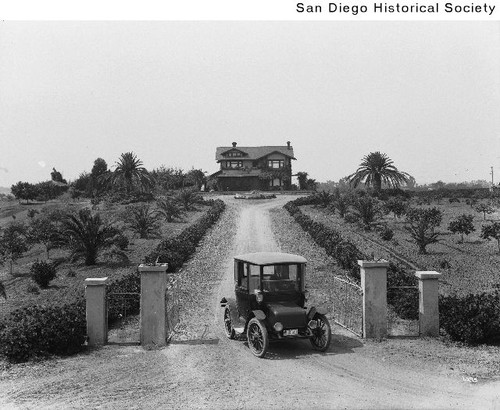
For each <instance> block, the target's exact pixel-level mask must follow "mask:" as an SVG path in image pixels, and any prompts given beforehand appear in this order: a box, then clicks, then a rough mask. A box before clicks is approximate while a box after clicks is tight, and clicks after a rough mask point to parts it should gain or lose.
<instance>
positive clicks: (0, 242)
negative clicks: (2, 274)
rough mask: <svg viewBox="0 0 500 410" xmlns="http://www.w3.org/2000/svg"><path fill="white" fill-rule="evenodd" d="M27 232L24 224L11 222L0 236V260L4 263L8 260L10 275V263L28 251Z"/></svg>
mask: <svg viewBox="0 0 500 410" xmlns="http://www.w3.org/2000/svg"><path fill="white" fill-rule="evenodd" d="M28 245H29V242H28V238H27V231H26V227H25V226H24V224H22V223H19V222H12V223H11V224H10V225H8V226H7V227H6V228H5V229H4V230H3V232H1V235H0V260H1V261H2V263H5V262H6V261H7V260H10V270H9V271H10V274H11V275H12V261H14V260H16V259H18V258H20V257H21V256H22V255H23V253H25V252H26V251H27V250H28V249H29V246H28Z"/></svg>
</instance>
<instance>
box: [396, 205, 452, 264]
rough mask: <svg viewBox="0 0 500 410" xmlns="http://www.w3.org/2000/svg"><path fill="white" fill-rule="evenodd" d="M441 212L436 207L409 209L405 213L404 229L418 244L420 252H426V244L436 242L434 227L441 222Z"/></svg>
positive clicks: (437, 234)
mask: <svg viewBox="0 0 500 410" xmlns="http://www.w3.org/2000/svg"><path fill="white" fill-rule="evenodd" d="M442 218H443V213H442V212H441V211H440V210H439V209H438V208H428V209H418V208H412V209H409V210H408V212H407V213H406V224H407V225H406V226H405V229H406V230H407V231H408V232H409V233H410V236H411V237H412V238H413V240H414V241H415V243H416V244H417V245H418V251H419V253H420V254H426V253H427V250H426V247H427V245H430V244H431V243H436V242H438V236H439V233H438V232H436V231H435V229H436V228H437V227H438V226H439V225H440V224H441V220H442Z"/></svg>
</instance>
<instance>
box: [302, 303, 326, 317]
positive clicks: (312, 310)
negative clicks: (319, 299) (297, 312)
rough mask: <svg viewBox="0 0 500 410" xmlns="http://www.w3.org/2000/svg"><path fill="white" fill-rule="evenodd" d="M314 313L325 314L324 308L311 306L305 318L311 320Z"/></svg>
mask: <svg viewBox="0 0 500 410" xmlns="http://www.w3.org/2000/svg"><path fill="white" fill-rule="evenodd" d="M316 313H319V314H321V315H326V309H322V308H316V307H314V306H313V307H312V308H310V309H309V312H307V319H308V320H311V319H312V318H313V317H314V315H315V314H316Z"/></svg>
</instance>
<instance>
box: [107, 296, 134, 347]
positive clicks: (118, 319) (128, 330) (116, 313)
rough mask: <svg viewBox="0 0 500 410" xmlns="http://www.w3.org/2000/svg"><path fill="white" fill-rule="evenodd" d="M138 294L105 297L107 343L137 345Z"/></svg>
mask: <svg viewBox="0 0 500 410" xmlns="http://www.w3.org/2000/svg"><path fill="white" fill-rule="evenodd" d="M140 304H141V294H140V293H139V292H116V293H108V294H107V295H106V305H107V312H108V313H107V314H108V342H109V343H138V342H139V338H140V317H139V313H140Z"/></svg>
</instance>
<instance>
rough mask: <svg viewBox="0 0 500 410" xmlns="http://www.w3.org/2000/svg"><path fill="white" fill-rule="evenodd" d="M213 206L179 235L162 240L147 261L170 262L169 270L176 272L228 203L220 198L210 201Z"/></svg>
mask: <svg viewBox="0 0 500 410" xmlns="http://www.w3.org/2000/svg"><path fill="white" fill-rule="evenodd" d="M207 203H209V204H210V205H211V208H210V209H209V210H208V211H207V213H206V214H205V215H203V216H202V217H201V218H199V219H198V220H197V221H196V223H194V224H193V225H191V226H190V227H189V228H186V229H184V230H183V231H182V232H181V233H180V234H179V235H177V236H175V237H172V238H167V239H164V240H162V241H161V242H160V243H159V244H158V246H157V247H156V249H155V250H154V251H153V252H151V253H150V254H149V255H148V256H147V257H146V262H147V263H154V262H155V261H156V260H158V261H159V262H167V263H168V272H175V271H176V270H178V269H180V268H181V266H182V264H183V263H184V262H186V261H187V260H188V259H189V257H190V256H191V255H192V254H193V253H194V251H195V250H196V245H198V243H199V242H200V240H201V239H202V238H203V236H204V235H205V233H206V231H207V230H208V229H209V228H210V227H211V226H212V225H213V224H214V223H215V222H217V220H218V219H219V217H220V216H221V215H222V213H223V212H224V209H225V208H226V205H225V204H224V202H223V201H221V200H220V199H217V200H215V201H213V202H208V201H207Z"/></svg>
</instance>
